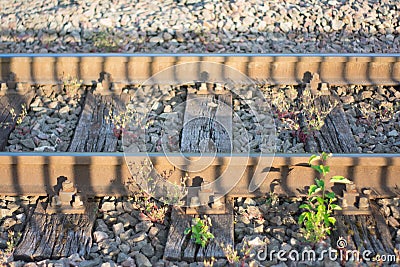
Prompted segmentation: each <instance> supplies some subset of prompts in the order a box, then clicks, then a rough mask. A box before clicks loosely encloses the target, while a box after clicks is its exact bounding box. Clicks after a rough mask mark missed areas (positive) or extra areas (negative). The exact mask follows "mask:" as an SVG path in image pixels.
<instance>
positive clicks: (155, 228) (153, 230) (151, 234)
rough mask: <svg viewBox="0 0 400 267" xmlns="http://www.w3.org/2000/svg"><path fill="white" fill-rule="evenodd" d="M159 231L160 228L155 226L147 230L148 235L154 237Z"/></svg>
mask: <svg viewBox="0 0 400 267" xmlns="http://www.w3.org/2000/svg"><path fill="white" fill-rule="evenodd" d="M159 231H160V229H158V228H157V227H151V228H150V230H149V237H150V238H154V237H155V236H156V235H157V234H158V232H159Z"/></svg>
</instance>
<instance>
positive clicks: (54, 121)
mask: <svg viewBox="0 0 400 267" xmlns="http://www.w3.org/2000/svg"><path fill="white" fill-rule="evenodd" d="M59 121H60V119H59V118H48V119H46V122H47V123H48V124H54V123H56V122H59Z"/></svg>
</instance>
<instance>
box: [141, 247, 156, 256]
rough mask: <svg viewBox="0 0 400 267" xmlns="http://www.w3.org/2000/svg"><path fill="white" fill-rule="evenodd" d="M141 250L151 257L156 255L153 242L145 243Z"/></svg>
mask: <svg viewBox="0 0 400 267" xmlns="http://www.w3.org/2000/svg"><path fill="white" fill-rule="evenodd" d="M140 252H142V253H143V254H144V255H146V256H147V257H149V258H150V257H152V256H154V248H153V246H152V245H151V244H146V245H144V246H143V247H142V249H141V250H140Z"/></svg>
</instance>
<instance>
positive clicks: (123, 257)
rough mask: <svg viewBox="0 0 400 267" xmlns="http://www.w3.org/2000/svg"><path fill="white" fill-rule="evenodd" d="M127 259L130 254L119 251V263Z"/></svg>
mask: <svg viewBox="0 0 400 267" xmlns="http://www.w3.org/2000/svg"><path fill="white" fill-rule="evenodd" d="M127 259H128V255H126V254H125V253H123V252H120V253H118V256H117V263H121V262H123V261H125V260H127Z"/></svg>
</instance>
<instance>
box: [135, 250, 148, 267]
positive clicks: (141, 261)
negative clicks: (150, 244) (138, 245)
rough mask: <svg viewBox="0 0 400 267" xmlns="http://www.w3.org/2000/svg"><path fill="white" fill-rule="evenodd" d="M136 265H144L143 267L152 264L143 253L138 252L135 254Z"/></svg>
mask: <svg viewBox="0 0 400 267" xmlns="http://www.w3.org/2000/svg"><path fill="white" fill-rule="evenodd" d="M135 260H136V265H138V266H144V267H151V266H152V264H151V262H150V261H149V259H148V258H146V256H145V255H143V254H141V253H138V254H136V255H135Z"/></svg>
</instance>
